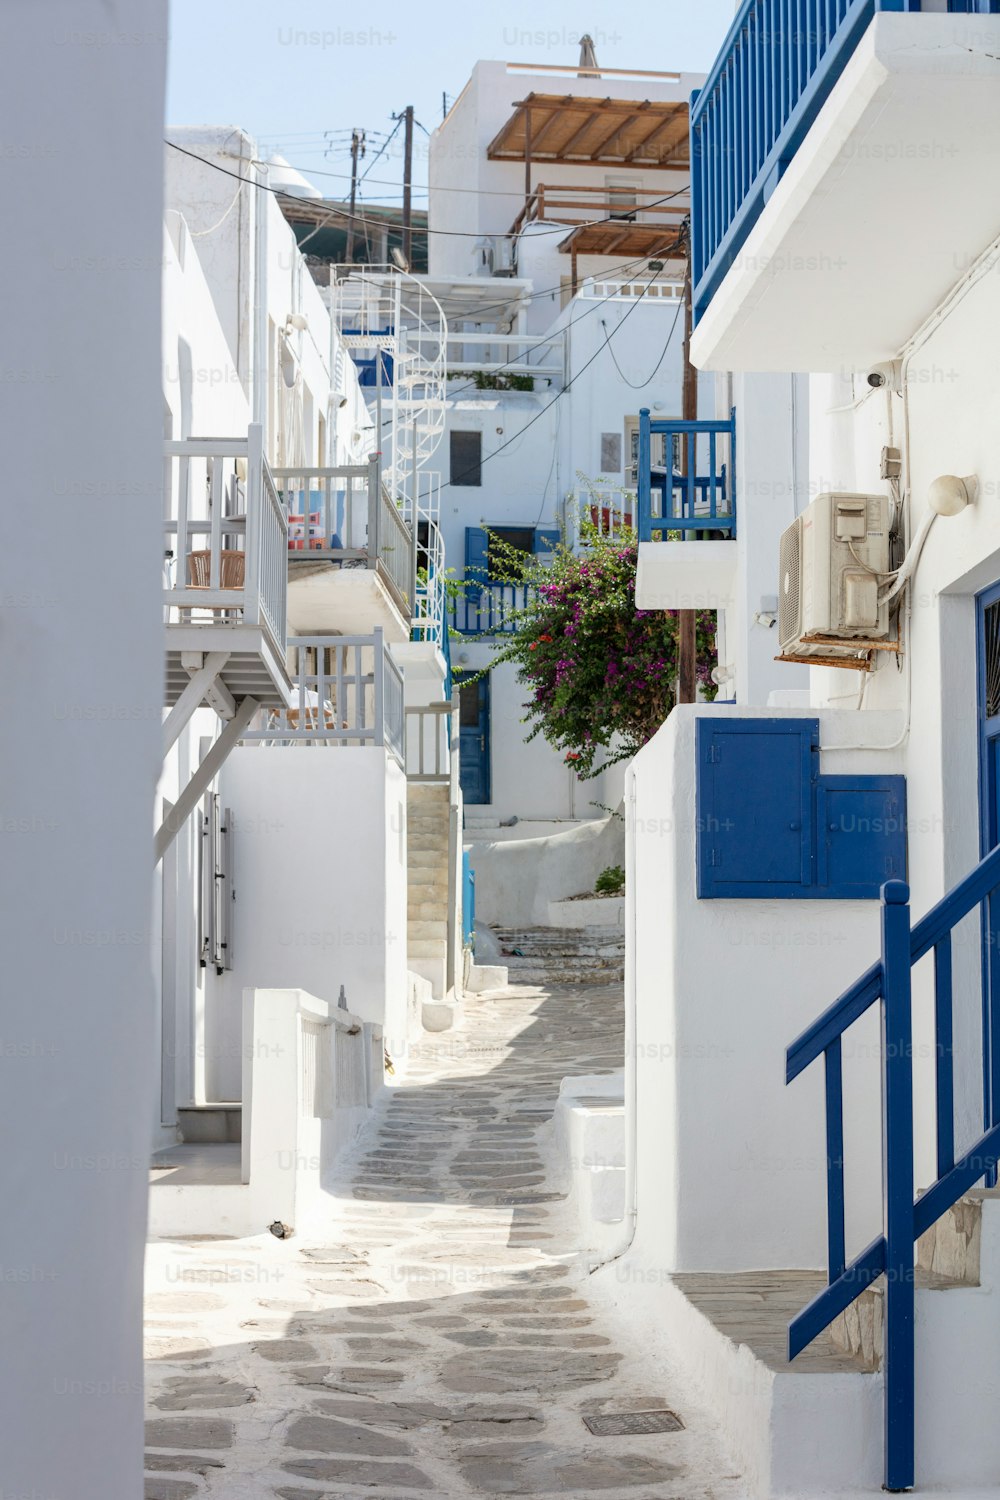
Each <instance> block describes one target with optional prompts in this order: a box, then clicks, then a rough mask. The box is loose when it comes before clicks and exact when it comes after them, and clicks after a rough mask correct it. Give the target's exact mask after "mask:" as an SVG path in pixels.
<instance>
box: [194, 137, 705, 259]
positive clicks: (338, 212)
mask: <svg viewBox="0 0 1000 1500" xmlns="http://www.w3.org/2000/svg"><path fill="white" fill-rule="evenodd" d="M165 144H166V145H168V146H170V147H172V148H173V150H174V151H179V152H180V153H181V155H182V156H189V157H190V158H191V160H192V161H197V162H201V164H202V166H204V167H211V168H212V169H213V171H216V172H221V173H222V174H223V176H225V177H231V178H232V179H233V180H234V182H246V183H249V185H250V187H252V188H256V189H257V191H258V192H263V193H272V194H273V195H274V196H275V197H280V198H285V199H287V200H288V201H289V202H291V203H302V204H305V206H306V207H308V208H312V209H315V208H316V200H315V199H314V198H303V197H302V195H301V194H300V193H289V192H286V191H285V189H284V188H275V187H271V186H270V184H269V183H266V182H257V181H255V179H254V178H252V177H243V176H241V174H240V173H239V172H234V171H232V170H231V169H230V168H229V167H223V166H221V165H220V164H219V163H218V162H215V161H209V159H208V157H207V156H199V155H198V153H197V151H189V150H188V149H187V147H186V146H178V144H177V142H176V141H166V142H165ZM266 165H267V163H266V162H262V163H261V166H266ZM686 192H687V188H678V189H677V190H676V191H675V192H673V193H666V194H664V196H663V197H662V198H657V199H655V200H654V201H653V202H652V203H646V204H644V205H643V207H644V209H650V208H656V207H657V206H658V205H659V204H661V203H667V202H669V201H670V199H671V198H679V197H680V196H681V194H682V193H686ZM327 212H328V213H329V214H330V216H331V218H341V219H349V218H350V217H351V215H350V214H349V213H348V212H347V211H346V210H344V209H338V208H330V209H327ZM620 218H621V215H620V214H606V215H605V216H604V217H603V218H600V219H585V220H583V222H582V223H580V224H578V225H576V226H574V227H575V228H578V229H591V228H593V227H594V226H595V225H597V224H617V223H618V222H619V221H620ZM359 222H361V223H365V222H366V221H365V220H363V219H360V220H359ZM372 222H373V223H375V225H376V227H380V224H379V221H378V220H374V221H372ZM421 232H422V233H423V234H436V235H438V236H439V237H442V238H445V239H459V240H481V239H482V238H483V235H482V233H476V232H474V231H472V230H464V229H429V228H428V229H424V230H422V231H421ZM565 233H566V225H565V224H556V225H553V227H552V228H551V229H549V230H544V229H539V230H537V231H536V232H535V235H534V236H533V238H535V239H537V238H539V236H540V235H542V234H565Z"/></svg>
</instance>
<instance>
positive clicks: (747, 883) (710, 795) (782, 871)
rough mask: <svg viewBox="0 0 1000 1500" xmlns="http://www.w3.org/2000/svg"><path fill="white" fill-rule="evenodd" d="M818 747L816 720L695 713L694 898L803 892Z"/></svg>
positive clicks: (809, 877) (809, 870)
mask: <svg viewBox="0 0 1000 1500" xmlns="http://www.w3.org/2000/svg"><path fill="white" fill-rule="evenodd" d="M818 746H819V725H818V722H817V721H816V720H815V719H736V718H734V719H728V720H727V719H715V718H707V717H706V718H699V720H698V724H697V752H696V754H697V776H698V793H697V814H698V825H697V846H698V895H699V896H701V897H706V896H707V897H711V896H714V897H719V896H732V897H748V896H758V897H761V898H765V897H766V898H770V897H774V896H804V895H807V894H808V887H809V886H810V885H811V884H812V881H813V826H812V825H813V810H812V801H813V798H812V782H813V777H814V775H815V771H814V767H813V761H814V758H818V757H816V756H815V751H816V750H817V749H818Z"/></svg>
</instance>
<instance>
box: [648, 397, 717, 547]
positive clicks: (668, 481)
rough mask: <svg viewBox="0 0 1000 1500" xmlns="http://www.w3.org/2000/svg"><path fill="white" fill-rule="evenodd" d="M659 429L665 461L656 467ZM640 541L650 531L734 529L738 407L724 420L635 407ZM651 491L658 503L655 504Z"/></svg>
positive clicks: (682, 531)
mask: <svg viewBox="0 0 1000 1500" xmlns="http://www.w3.org/2000/svg"><path fill="white" fill-rule="evenodd" d="M657 434H662V437H663V450H664V461H663V463H662V464H661V465H659V466H657V467H655V468H654V466H653V463H652V439H653V436H654V435H657ZM638 491H639V494H638V503H637V509H638V523H639V540H640V542H651V541H652V540H653V536H654V533H656V534H657V535H659V536H660V538H661V539H662V538H663V535H664V533H666V532H668V531H679V532H681V533H682V535H686V534H689V533H695V532H698V531H713V532H720V531H721V532H723V533H724V534H725V535H726V536H735V535H736V412H735V410H734V411H731V412H730V414H729V417H728V420H725V421H723V420H716V421H708V420H705V421H697V422H684V421H681V420H680V419H679V418H673V417H670V418H667V419H665V420H660V419H659V418H651V417H650V415H649V409H648V407H645V406H644V407H643V408H642V410H641V411H640V412H639V460H638ZM654 495H657V496H658V497H659V498H658V503H657V504H654Z"/></svg>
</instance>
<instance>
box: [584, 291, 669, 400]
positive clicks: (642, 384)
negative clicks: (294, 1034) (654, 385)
mask: <svg viewBox="0 0 1000 1500" xmlns="http://www.w3.org/2000/svg"><path fill="white" fill-rule="evenodd" d="M683 301H684V299H683V297H678V298H677V306H676V307H675V308H674V321H673V322H672V323H671V325H670V332H669V333H668V334H667V341H666V343H665V344H664V346H663V352H662V353H661V355H660V357H659V359H658V360H657V361H656V364H655V365H654V366H653V373H652V374H651V375H649V376H647V378H646V379H645V380H643V381H641V382H640V383H639V384H638V385H636V384H635V382H634V381H632V380H629V378H628V376H627V375H626V374H625V372H624V370H623V369H622V367H621V365H620V364H619V363H618V357H617V355H616V354H615V351H614V350H613V349H612V348H611V344H610V341H608V350H609V352H610V354H611V358H612V360H613V361H614V366H615V369H616V370H617V371H618V373H619V375H620V376H621V378H622V380H623V381H624V382H625V384H626V385H627V386H628V387H629V389H630V390H633V391H644V390H645V389H646V387H647V385H649V384H650V382H651V381H653V380H655V379H656V374H657V371H658V370H659V368H660V366H661V365H662V363H663V361H664V360H665V359H666V357H667V350H668V349H669V348H670V341H671V339H672V338H673V336H674V333H675V332H676V329H677V319H678V318H679V317H680V312H681V305H682V303H683ZM601 327H602V328H603V329H604V337H605V340H608V325H607V323H605V321H604V319H603V318H602V319H601Z"/></svg>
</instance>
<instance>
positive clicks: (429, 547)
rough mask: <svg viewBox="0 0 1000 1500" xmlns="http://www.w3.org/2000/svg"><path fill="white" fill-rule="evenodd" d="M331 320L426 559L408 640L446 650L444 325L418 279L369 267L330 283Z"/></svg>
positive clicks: (391, 488) (386, 477) (391, 486)
mask: <svg viewBox="0 0 1000 1500" xmlns="http://www.w3.org/2000/svg"><path fill="white" fill-rule="evenodd" d="M330 312H331V316H332V317H333V320H334V322H335V324H336V326H337V328H338V330H339V333H340V336H341V338H342V340H343V342H344V345H345V346H346V347H347V349H348V350H349V351H350V352H351V356H352V358H353V359H354V361H355V363H356V364H357V366H358V369H359V373H360V376H361V383H362V386H363V388H364V389H365V391H366V394H367V395H368V397H369V399H370V400H371V401H372V403H373V406H374V414H375V420H376V428H377V431H378V433H379V441H380V446H381V448H382V450H383V451H384V452H385V453H386V454H387V460H386V462H385V463H384V464H383V466H382V480H383V483H384V484H385V486H386V489H387V490H388V493H389V496H390V497H391V499H392V500H393V501H394V502H395V503H396V504H397V505H398V506H399V507H400V510H401V512H402V515H403V518H404V520H405V521H406V522H407V524H408V526H409V527H410V529H411V532H412V534H413V536H414V537H415V538H417V539H418V554H419V552H420V550H421V549H422V550H423V551H424V553H425V554H426V556H425V562H424V564H423V565H420V566H419V569H418V571H419V574H420V578H419V584H418V588H417V598H416V601H415V605H414V609H413V619H412V629H413V638H414V639H415V640H432V641H433V642H434V644H435V645H437V646H439V647H441V648H442V649H443V641H442V633H443V631H444V613H445V610H444V557H443V549H442V548H441V546H440V529H439V519H440V505H441V500H440V478H439V475H438V474H437V473H436V472H434V471H432V470H431V469H430V468H429V467H428V466H429V464H430V460H431V459H432V458H433V457H434V454H435V453H436V452H437V448H438V445H439V443H440V442H441V438H442V436H443V434H444V428H445V390H446V381H447V374H446V354H447V347H448V321H447V318H446V316H445V313H444V310H443V308H442V307H441V304H440V303H439V302H438V300H437V298H436V297H435V296H434V295H433V294H432V293H431V292H430V291H429V290H428V289H427V287H426V286H425V285H424V284H423V283H422V282H421V281H420V280H419V279H418V278H417V277H414V276H410V275H407V274H406V273H404V272H401V271H375V270H371V269H370V268H368V267H357V268H351V269H350V270H349V272H348V274H347V275H346V276H343V277H340V278H338V279H337V280H335V281H332V282H331V284H330Z"/></svg>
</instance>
